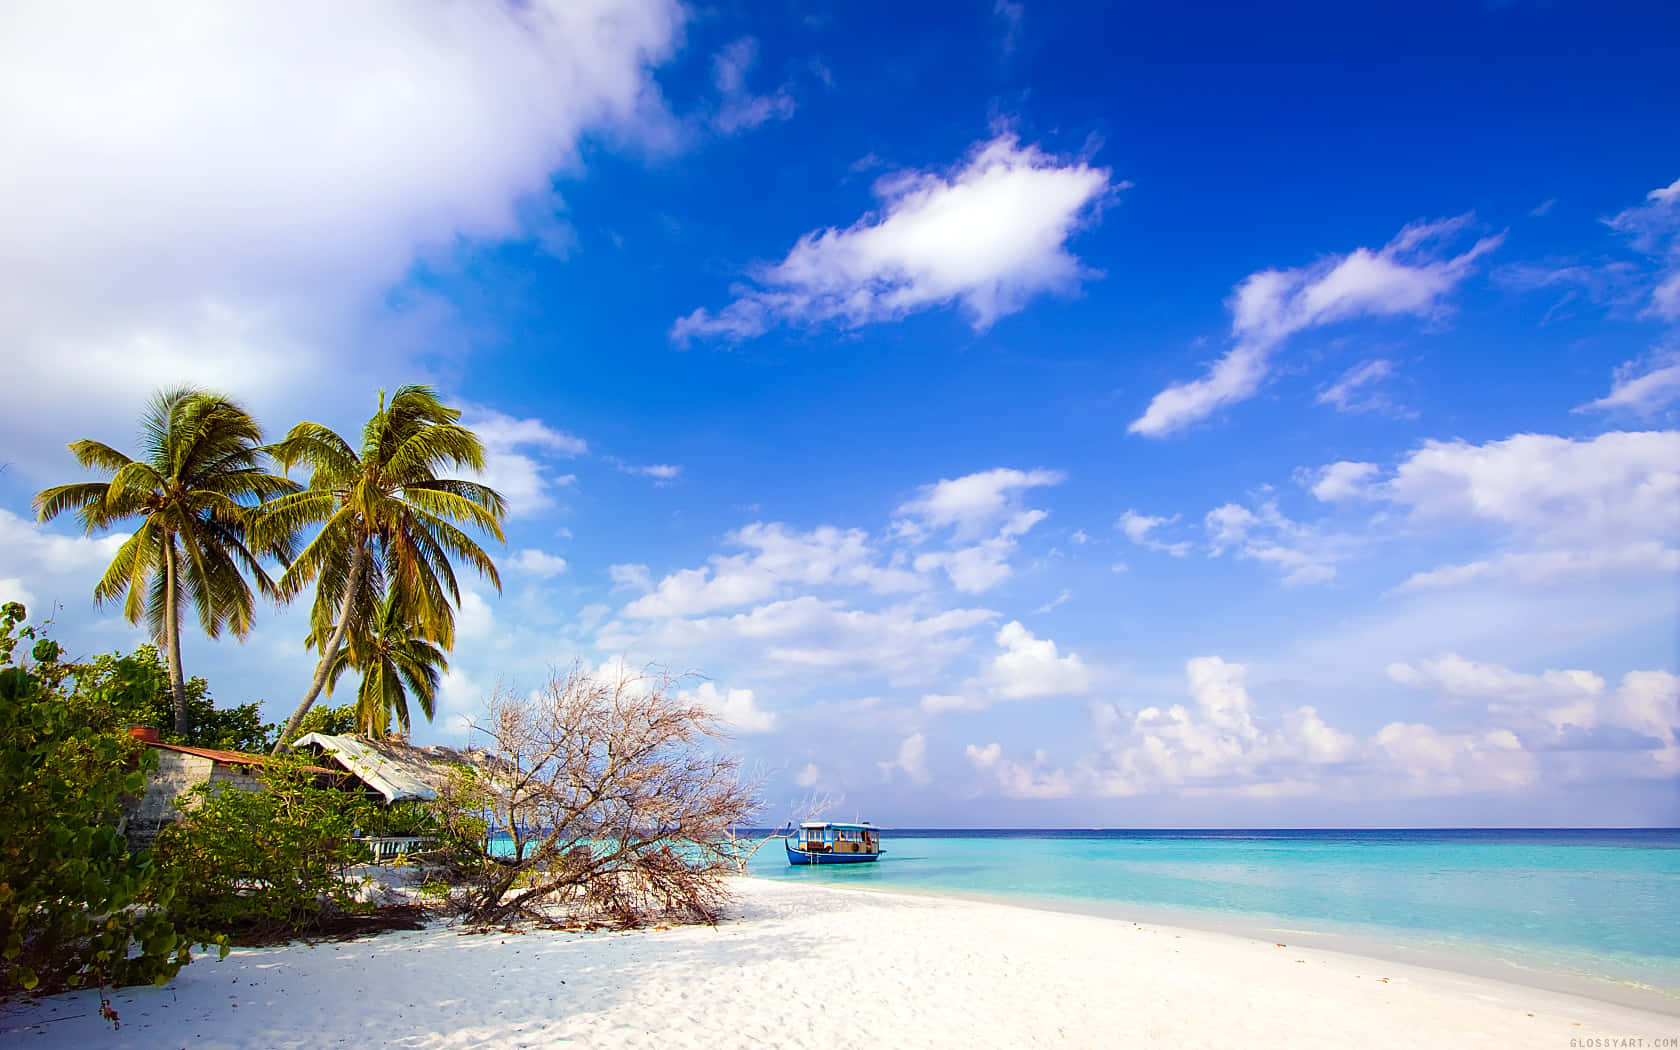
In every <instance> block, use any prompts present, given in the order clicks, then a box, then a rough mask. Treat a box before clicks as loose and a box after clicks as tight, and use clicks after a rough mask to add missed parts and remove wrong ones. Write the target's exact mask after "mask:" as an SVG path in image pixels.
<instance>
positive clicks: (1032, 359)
mask: <svg viewBox="0 0 1680 1050" xmlns="http://www.w3.org/2000/svg"><path fill="white" fill-rule="evenodd" d="M1677 41H1680V11H1677V10H1675V9H1674V8H1673V7H1672V6H1671V5H1668V4H1659V3H1649V4H1636V3H1597V4H1588V3H1583V2H1579V0H1544V2H1542V0H1506V2H1489V0H1450V2H1448V0H1441V2H1421V3H1412V4H1406V5H1354V6H1351V7H1350V6H1349V5H1346V4H1339V3H1338V4H1329V3H1325V4H1308V3H1286V4H1273V5H1265V6H1264V7H1256V8H1253V9H1247V5H1223V4H1221V5H1214V6H1203V5H1189V4H1186V5H1140V4H1130V3H1094V4H1087V5H1080V4H1054V5H1052V4H1046V3H1041V2H1035V0H1018V2H1012V0H995V2H986V0H973V2H964V3H938V4H935V3H930V4H916V5H904V4H883V3H873V2H866V0H860V2H848V3H809V4H793V3H786V2H765V3H721V4H716V5H711V6H699V5H689V4H682V3H678V2H675V0H620V2H617V3H601V2H595V0H526V2H522V3H501V2H495V0H477V2H473V0H454V2H444V0H368V2H366V3H360V4H355V5H343V4H332V3H325V2H317V0H290V2H288V3H285V4H278V3H268V2H257V0H252V2H249V3H243V4H239V5H226V4H219V3H201V4H194V3H190V2H182V3H172V4H165V5H160V4H152V3H127V4H99V3H86V4H61V3H40V2H34V0H23V2H18V3H10V4H7V5H5V6H4V8H3V9H0V144H3V145H0V149H3V151H4V154H5V156H6V158H7V159H6V162H5V163H4V164H0V369H3V371H0V374H3V376H4V382H5V388H6V394H7V396H6V398H5V401H6V412H5V413H4V414H3V415H0V463H3V464H4V469H3V472H0V600H21V601H24V602H26V603H27V604H28V605H29V607H30V610H31V614H32V616H33V617H35V618H43V617H49V616H50V618H51V619H52V621H53V625H52V632H53V634H54V635H55V636H56V637H58V638H59V639H60V640H61V641H62V642H63V643H65V644H66V646H67V647H68V648H69V650H70V651H71V652H72V653H75V654H78V655H89V654H93V653H98V652H105V651H111V650H114V649H119V648H126V647H130V646H132V645H135V644H138V643H139V642H141V641H143V640H144V638H143V635H142V633H141V632H140V631H138V630H137V629H136V628H135V627H134V626H133V625H130V624H128V623H126V622H125V621H123V620H122V618H121V615H120V610H119V609H116V608H111V607H107V608H99V607H96V606H95V605H94V603H93V601H92V598H91V591H92V586H93V583H94V581H95V580H96V579H97V578H98V576H99V574H100V572H101V570H102V568H103V566H104V565H105V564H106V563H107V562H108V560H109V557H110V555H111V553H112V551H113V550H114V548H115V545H116V544H119V543H120V542H121V540H122V535H123V534H121V533H116V534H109V535H96V536H84V535H82V534H80V533H79V532H78V530H77V528H76V523H75V522H74V521H73V520H71V519H61V520H58V521H54V522H50V523H45V524H42V523H38V522H36V521H35V520H34V514H33V512H32V510H31V506H30V501H31V497H32V496H33V494H34V493H35V492H37V491H39V490H40V489H41V488H44V487H46V486H48V485H53V484H59V483H63V482H67V481H72V480H78V479H80V478H81V477H82V476H83V475H82V474H81V472H80V471H79V469H78V468H77V467H76V465H75V463H74V461H73V459H72V458H71V456H70V455H69V453H68V452H67V451H66V450H65V444H66V443H67V442H70V441H74V440H76V439H79V438H95V439H98V440H102V441H105V442H107V443H110V444H113V445H115V446H117V447H118V448H124V449H132V448H134V447H135V446H136V444H137V431H138V429H139V424H138V419H139V415H140V412H141V409H142V407H143V405H144V403H145V401H146V399H147V398H148V397H149V396H150V395H151V394H152V393H153V392H154V391H155V390H157V389H160V388H163V387H168V386H171V385H174V384H178V383H181V382H191V383H194V384H197V385H200V386H203V387H207V388H211V389H215V390H219V391H222V392H225V393H227V394H229V395H231V396H233V397H235V398H237V399H238V400H240V401H241V402H242V403H243V404H245V405H246V406H247V407H249V409H250V410H251V411H252V412H253V413H254V414H255V415H256V416H257V418H258V419H259V420H260V421H261V422H262V424H263V425H264V427H265V428H266V431H267V433H268V434H269V435H270V436H272V437H276V438H277V437H279V436H280V435H281V434H282V433H284V431H285V430H286V429H287V428H288V427H290V426H291V425H292V424H293V423H295V422H297V421H299V420H305V419H307V420H313V421H316V422H320V423H324V424H327V425H329V426H332V427H334V428H336V429H338V430H340V431H341V432H343V433H346V434H350V435H354V434H357V433H359V430H360V427H361V424H362V423H363V422H364V421H365V420H366V418H367V417H368V415H370V414H371V412H372V411H373V409H374V408H375V406H376V404H377V398H378V395H379V391H380V390H394V389H395V388H396V387H398V386H400V385H402V384H405V383H414V382H423V383H429V384H432V385H433V386H435V387H436V388H437V389H438V390H439V391H440V392H441V393H442V395H443V396H444V397H445V398H446V399H447V400H448V401H449V403H450V404H452V405H455V406H457V407H459V408H460V409H461V410H462V412H463V414H464V415H463V418H464V420H465V421H466V422H468V423H469V424H471V425H472V426H473V427H474V429H475V430H476V431H477V432H478V433H479V435H480V436H481V437H482V438H483V440H484V442H485V444H486V447H487V449H488V451H489V463H488V466H487V471H486V480H488V481H489V482H490V483H491V484H493V485H494V486H496V487H497V488H498V489H499V490H500V491H501V492H503V493H504V494H505V496H506V497H507V500H508V505H509V517H508V521H507V530H506V531H507V543H506V546H505V547H503V546H501V545H499V544H493V545H492V547H491V548H490V549H491V552H492V554H493V556H494V557H495V558H496V561H497V563H498V565H499V566H500V570H501V576H502V586H501V589H500V591H499V592H498V591H497V589H496V588H495V587H493V586H492V585H490V584H489V583H488V582H486V581H483V580H480V579H477V578H474V577H470V576H468V577H464V582H465V588H464V593H463V600H462V606H461V609H460V612H459V615H458V635H459V637H458V642H457V645H456V648H455V650H454V652H453V653H452V654H451V656H450V671H449V673H448V675H447V676H446V677H445V680H444V685H443V688H442V691H441V694H440V696H439V703H438V707H439V710H438V712H437V717H436V720H435V721H434V722H433V723H432V724H430V725H421V726H419V727H418V728H417V729H416V733H415V739H416V740H417V742H420V743H432V742H440V743H441V742H448V743H459V742H461V741H463V740H466V739H467V738H468V735H469V729H468V726H469V725H470V722H471V721H472V719H473V718H474V717H482V713H483V711H484V705H485V702H486V700H487V698H488V697H489V695H490V694H491V692H492V691H493V690H495V689H498V688H500V689H504V690H510V691H513V692H516V693H517V692H526V691H529V690H532V689H536V688H540V687H541V686H542V685H543V684H544V683H545V682H546V681H547V680H548V679H549V677H550V675H551V674H554V673H557V672H564V671H565V670H566V669H567V668H569V667H572V666H574V665H578V666H583V667H585V668H588V669H592V670H595V671H597V672H599V673H602V674H608V675H611V674H618V673H624V671H625V669H631V670H639V669H643V668H648V667H652V666H663V667H668V668H670V669H671V670H673V671H676V672H690V671H691V672H694V676H693V677H690V678H688V679H686V681H685V683H684V685H683V688H684V689H686V690H689V691H690V692H691V693H692V695H693V698H694V699H695V700H696V701H698V702H700V703H703V704H705V705H706V706H707V707H708V708H709V709H711V710H712V711H713V712H715V713H716V714H717V716H718V717H719V718H720V719H722V720H723V721H724V722H725V723H726V724H727V725H728V726H729V727H730V738H729V742H728V746H729V747H731V748H735V749H737V750H738V752H739V753H740V755H741V756H742V758H743V761H744V762H745V764H746V766H747V768H748V769H749V770H750V771H752V773H753V774H754V775H756V776H760V777H762V778H763V789H762V790H763V797H764V799H765V803H766V806H765V817H766V820H767V821H769V822H774V821H775V820H779V819H784V818H785V817H787V816H790V815H792V813H793V812H794V811H795V810H796V809H797V808H798V807H799V806H800V804H801V801H802V800H805V799H807V798H809V797H813V796H829V797H831V798H835V799H839V800H841V801H839V802H838V803H837V806H836V808H834V809H831V810H830V815H832V816H836V817H851V816H853V815H854V814H855V815H859V816H862V817H864V818H867V819H870V820H873V821H874V822H876V823H878V824H882V825H887V826H894V825H896V826H954V827H961V826H1062V827H1161V826H1166V827H1204V826H1215V827H1232V826H1274V827H1275V826H1282V827H1302V826H1354V827H1359V826H1399V825H1406V826H1443V825H1446V826H1452V825H1458V826H1463V825H1474V826H1495V825H1499V826H1502V825H1571V826H1573V825H1680V676H1677V672H1680V136H1677V135H1676V134H1675V130H1676V119H1677V116H1680V81H1677V80H1676V78H1675V77H1674V75H1673V69H1672V65H1673V55H1674V48H1675V46H1676V42H1677ZM306 618H307V609H306V603H303V602H299V603H297V604H295V605H294V606H291V607H286V608H276V607H273V606H265V607H264V608H263V609H262V611H261V613H260V615H259V618H258V622H257V626H256V629H255V630H254V631H253V632H252V634H251V635H250V637H249V638H247V639H246V640H244V641H243V642H242V643H241V642H236V641H233V640H228V639H224V640H221V641H217V642H211V641H209V640H208V639H205V638H203V637H202V636H200V635H199V634H197V633H196V632H194V631H190V630H189V631H188V632H187V635H186V637H185V640H184V646H183V648H184V654H185V664H186V671H187V673H189V674H199V675H203V676H205V677H206V678H207V679H208V680H209V681H210V685H211V690H212V693H213V694H214V696H215V697H216V698H217V699H218V700H219V701H220V702H222V703H224V704H228V703H237V702H244V701H248V700H260V701H262V702H263V703H264V704H265V712H266V713H267V715H268V716H270V717H271V718H273V719H279V718H281V717H283V716H284V715H285V714H286V713H287V712H289V711H290V709H291V708H292V706H294V704H295V703H296V701H297V699H298V698H300V697H301V696H302V694H303V692H304V690H305V688H306V687H307V684H308V681H309V678H310V674H311V672H312V670H313V661H312V659H311V657H310V653H309V652H308V651H307V650H306V649H305V648H304V646H303V637H304V635H305V634H306V633H307V627H306ZM346 687H347V688H348V683H347V685H346ZM340 699H343V698H342V697H341V698H340ZM842 811H844V812H842Z"/></svg>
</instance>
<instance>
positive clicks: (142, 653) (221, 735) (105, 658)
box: [69, 645, 275, 752]
mask: <svg viewBox="0 0 1680 1050" xmlns="http://www.w3.org/2000/svg"><path fill="white" fill-rule="evenodd" d="M69 675H70V681H71V686H72V689H73V692H74V694H75V697H76V698H77V700H78V701H79V702H80V704H81V707H82V708H83V710H85V711H86V712H87V718H88V720H89V725H91V726H97V727H98V728H100V729H116V730H121V729H124V728H126V727H128V726H131V725H142V726H152V727H156V728H160V729H161V733H160V736H161V738H162V739H163V741H164V742H165V743H171V744H191V745H193V746H196V747H214V748H220V749H222V750H225V751H256V752H261V751H266V750H267V749H268V748H269V747H270V746H271V745H272V744H273V742H274V731H275V727H274V726H273V725H269V724H267V723H265V722H263V720H262V710H261V707H260V705H258V704H255V703H248V704H237V705H235V706H233V707H217V706H216V704H215V701H214V700H213V699H211V697H210V687H209V684H208V683H207V682H205V680H204V679H202V678H197V677H194V678H189V679H187V683H186V691H187V731H186V732H185V733H176V732H174V731H173V730H171V729H170V728H169V726H170V724H171V718H172V714H171V712H172V706H173V701H172V698H171V694H170V688H169V672H168V670H167V669H166V668H165V667H164V664H163V660H162V658H161V657H159V656H158V651H157V648H156V647H155V646H151V645H142V646H140V647H139V648H137V649H135V650H134V652H132V653H105V654H102V655H100V656H96V657H93V658H92V659H90V660H88V661H87V662H86V663H84V664H76V665H72V666H71V668H70V670H69Z"/></svg>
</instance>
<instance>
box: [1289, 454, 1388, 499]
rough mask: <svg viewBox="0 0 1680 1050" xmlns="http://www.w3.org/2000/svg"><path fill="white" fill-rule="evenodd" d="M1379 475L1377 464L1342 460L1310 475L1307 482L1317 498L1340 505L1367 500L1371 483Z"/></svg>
mask: <svg viewBox="0 0 1680 1050" xmlns="http://www.w3.org/2000/svg"><path fill="white" fill-rule="evenodd" d="M1377 473H1378V468H1377V465H1376V464H1375V463H1356V462H1351V461H1349V460H1342V461H1340V462H1338V463H1331V464H1329V465H1328V466H1326V467H1323V468H1321V469H1320V470H1318V471H1317V472H1314V473H1309V475H1308V477H1307V479H1306V480H1308V481H1309V482H1310V484H1311V489H1312V494H1313V495H1314V496H1315V497H1317V498H1318V499H1320V500H1322V501H1323V502H1325V503H1340V502H1342V501H1343V500H1352V499H1363V498H1365V497H1366V496H1367V495H1368V493H1369V483H1370V481H1371V479H1372V478H1374V477H1375V476H1376V475H1377Z"/></svg>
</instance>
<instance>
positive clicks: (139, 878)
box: [0, 603, 189, 1020]
mask: <svg viewBox="0 0 1680 1050" xmlns="http://www.w3.org/2000/svg"><path fill="white" fill-rule="evenodd" d="M24 615H25V610H24V608H23V606H21V605H18V604H16V603H11V604H8V605H6V606H4V607H3V608H0V798H3V799H5V805H3V806H0V861H3V863H0V995H5V994H8V993H12V992H17V991H35V992H38V993H39V992H52V991H60V990H63V989H67V988H76V987H86V986H89V985H97V986H99V987H101V988H103V987H104V986H106V985H117V984H134V983H147V982H150V983H157V984H162V983H164V982H166V981H168V980H169V979H170V978H171V977H173V976H174V975H175V973H176V971H178V970H179V969H180V968H181V967H182V966H183V965H185V964H186V963H187V961H188V958H189V955H188V950H187V940H188V938H187V937H186V936H183V935H182V934H181V933H180V932H179V931H178V930H177V928H176V927H175V925H174V924H173V923H172V922H171V921H170V919H169V918H168V916H167V914H166V911H165V909H166V908H167V906H168V905H169V904H170V902H171V900H172V899H173V896H174V893H175V888H176V883H175V879H174V877H173V876H171V875H169V874H167V873H164V872H161V871H160V870H159V869H158V867H157V866H156V865H154V864H153V863H152V859H151V856H150V855H149V854H148V853H146V852H145V851H143V850H142V851H140V852H136V853H131V852H129V849H128V846H127V843H126V842H124V840H123V838H122V836H121V835H120V834H119V833H118V828H119V827H120V821H121V816H122V805H121V800H122V796H123V795H124V794H125V793H128V794H133V793H136V792H138V791H140V790H141V789H142V788H143V786H144V782H145V777H146V771H147V769H148V768H149V766H150V764H151V763H152V762H155V759H154V758H153V756H152V754H151V752H150V751H149V749H146V748H143V747H140V746H139V745H138V744H136V743H135V742H134V741H133V740H131V739H130V738H128V737H127V736H126V735H123V734H121V733H116V732H109V731H106V732H99V731H94V730H90V729H89V727H88V718H87V710H86V707H85V705H84V704H82V703H79V702H77V701H76V699H75V698H74V697H73V696H72V695H69V694H67V693H66V692H65V690H64V684H65V682H66V680H67V679H68V677H69V669H67V668H66V667H65V666H64V665H63V664H61V663H59V661H58V657H59V650H58V647H57V646H56V645H55V644H54V643H52V642H50V641H47V640H45V639H39V640H36V641H35V644H34V645H33V647H32V655H33V657H34V662H33V663H30V664H25V663H22V662H20V661H14V659H13V653H14V651H15V648H16V645H17V644H18V642H19V641H20V640H24V639H29V638H33V636H34V632H33V630H32V629H31V628H21V629H20V628H18V625H19V624H20V623H21V622H22V621H23V619H24ZM142 901H147V902H150V904H151V905H152V906H151V907H147V908H136V907H135V905H136V904H138V903H140V902H142ZM104 1008H105V1010H106V1016H108V1017H110V1018H111V1019H113V1020H115V1013H114V1012H112V1011H111V1010H110V1007H109V1004H105V1007H104Z"/></svg>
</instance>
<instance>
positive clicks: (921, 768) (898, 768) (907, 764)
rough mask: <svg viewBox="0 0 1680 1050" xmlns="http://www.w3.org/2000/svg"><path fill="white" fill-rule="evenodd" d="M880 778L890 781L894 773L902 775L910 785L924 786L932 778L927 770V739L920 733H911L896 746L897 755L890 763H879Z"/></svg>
mask: <svg viewBox="0 0 1680 1050" xmlns="http://www.w3.org/2000/svg"><path fill="white" fill-rule="evenodd" d="M879 765H880V767H881V776H882V777H883V778H885V779H889V780H890V779H891V778H892V777H893V776H894V774H896V773H903V774H904V775H905V776H907V777H909V778H910V781H911V783H914V784H926V783H927V782H928V781H929V780H932V779H933V777H932V776H931V775H930V774H929V773H928V769H927V737H925V736H923V735H922V734H921V733H911V734H910V735H909V736H907V737H905V738H904V742H903V743H901V744H899V745H898V755H897V757H895V758H893V759H892V760H891V761H887V762H882V763H879Z"/></svg>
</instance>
